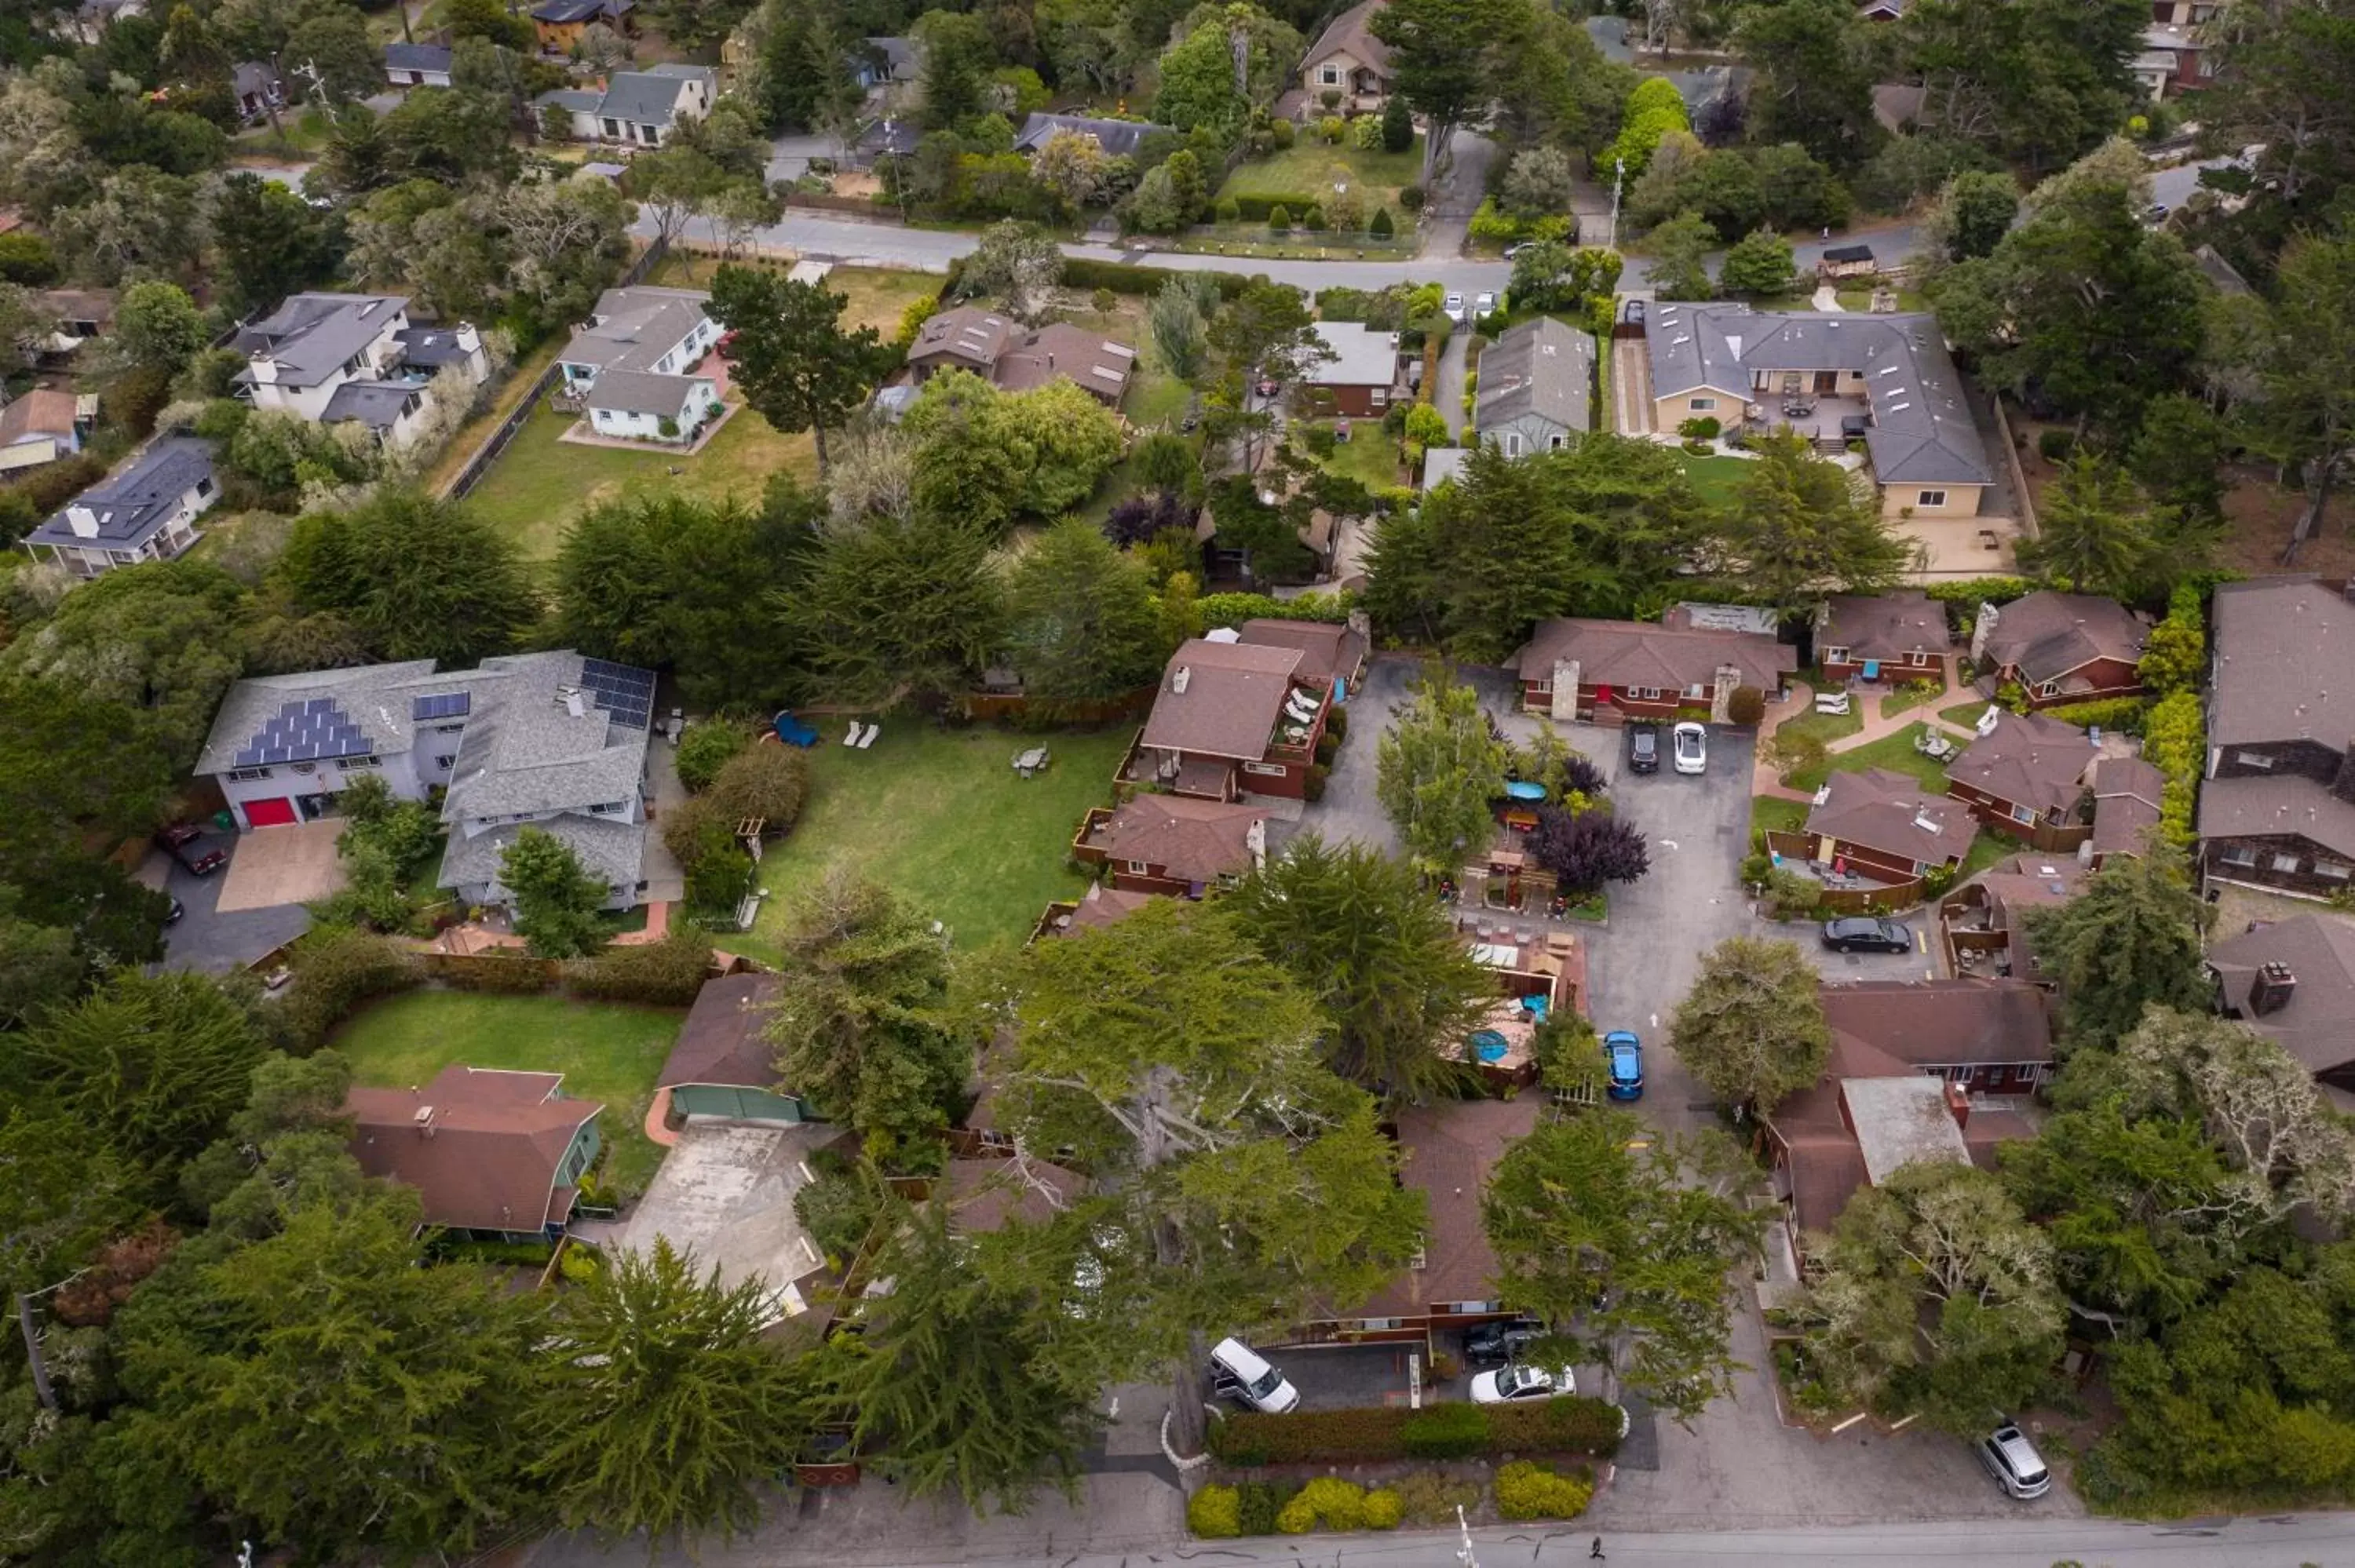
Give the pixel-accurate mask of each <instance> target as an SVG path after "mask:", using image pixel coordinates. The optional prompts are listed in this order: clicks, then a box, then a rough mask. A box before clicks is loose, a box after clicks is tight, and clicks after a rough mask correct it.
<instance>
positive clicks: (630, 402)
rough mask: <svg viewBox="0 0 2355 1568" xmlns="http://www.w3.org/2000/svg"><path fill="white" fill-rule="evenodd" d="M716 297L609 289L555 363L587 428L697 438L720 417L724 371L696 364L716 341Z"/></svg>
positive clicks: (627, 435) (631, 435) (632, 436)
mask: <svg viewBox="0 0 2355 1568" xmlns="http://www.w3.org/2000/svg"><path fill="white" fill-rule="evenodd" d="M710 304H711V296H710V295H709V294H706V293H703V292H701V291H698V290H694V289H657V288H650V287H646V286H645V285H639V286H636V287H633V288H627V289H608V290H606V291H604V292H603V293H602V294H600V295H599V296H598V297H597V309H596V312H595V313H594V314H592V315H591V317H590V319H589V320H588V321H587V322H585V323H582V324H581V325H580V326H578V327H576V328H574V329H573V333H572V341H571V342H570V344H566V345H565V349H564V353H563V355H562V357H560V358H559V360H558V361H557V364H558V366H559V367H560V369H561V370H562V372H563V376H564V391H565V394H566V395H567V396H568V397H572V398H575V399H577V400H578V401H579V402H580V405H581V408H582V410H583V411H584V412H585V413H586V415H587V416H588V420H589V428H590V429H592V430H594V431H596V432H597V433H598V434H599V435H601V436H615V437H620V438H623V439H625V440H663V441H692V440H694V439H695V433H696V431H697V430H698V429H701V428H702V427H703V426H704V425H705V424H706V423H708V422H709V421H710V420H712V419H715V418H719V414H720V411H721V403H720V399H719V377H718V376H711V375H703V374H699V373H698V367H699V366H701V365H702V364H703V363H704V360H705V358H706V357H707V356H708V355H709V354H710V353H711V350H712V348H713V347H714V346H715V345H716V344H718V343H719V323H717V322H715V321H713V320H712V319H711V314H710V309H709V307H710Z"/></svg>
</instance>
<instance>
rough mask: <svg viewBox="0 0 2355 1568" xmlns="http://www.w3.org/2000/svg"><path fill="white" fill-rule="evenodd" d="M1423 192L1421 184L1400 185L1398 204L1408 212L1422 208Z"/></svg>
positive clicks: (1418, 210) (1419, 210)
mask: <svg viewBox="0 0 2355 1568" xmlns="http://www.w3.org/2000/svg"><path fill="white" fill-rule="evenodd" d="M1399 206H1401V207H1404V208H1406V210H1407V211H1409V212H1421V211H1422V210H1423V187H1422V186H1421V185H1402V186H1401V187H1400V189H1399Z"/></svg>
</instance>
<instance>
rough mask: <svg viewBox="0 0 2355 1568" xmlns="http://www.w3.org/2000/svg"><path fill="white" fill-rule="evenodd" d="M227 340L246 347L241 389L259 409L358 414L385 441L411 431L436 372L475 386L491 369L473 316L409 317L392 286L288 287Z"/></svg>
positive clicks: (329, 419) (304, 414)
mask: <svg viewBox="0 0 2355 1568" xmlns="http://www.w3.org/2000/svg"><path fill="white" fill-rule="evenodd" d="M229 346H230V347H231V348H234V349H236V350H237V351H238V352H240V353H241V354H243V355H245V356H246V364H245V368H244V369H242V370H240V371H239V372H238V373H237V375H236V376H235V378H234V379H235V381H236V384H237V388H238V396H240V397H243V398H245V399H246V400H247V401H248V402H250V403H251V404H252V405H253V406H254V407H255V408H264V409H269V410H272V411H273V412H277V413H285V414H293V415H294V416H295V417H296V418H304V419H308V420H310V421H312V422H313V423H314V424H322V425H333V424H339V423H342V422H344V421H346V420H350V421H354V422H357V423H358V424H361V425H364V426H366V427H367V428H368V429H369V430H370V431H372V432H373V433H374V434H375V436H376V438H377V440H379V441H380V442H382V443H383V444H384V445H386V446H388V447H401V446H406V445H407V444H408V443H409V442H410V440H413V439H414V438H415V436H416V434H417V430H418V428H419V425H420V423H421V416H422V415H423V414H424V412H425V407H426V397H425V393H426V388H427V387H429V386H431V385H432V382H433V380H434V379H435V377H437V376H456V377H458V378H460V380H461V381H462V383H463V384H464V385H465V386H467V387H473V386H474V385H475V384H476V383H479V382H480V381H481V380H482V378H483V376H484V374H485V371H486V370H487V369H488V368H489V360H488V358H487V356H485V354H484V352H483V339H482V334H480V333H478V332H476V331H475V330H474V327H473V325H472V324H470V323H465V322H461V323H458V324H457V325H456V326H454V327H442V326H435V325H418V324H415V323H411V322H410V318H409V302H408V301H407V300H405V299H402V298H400V296H398V295H393V294H289V295H288V296H287V297H286V298H285V300H284V301H283V302H281V303H280V305H279V307H278V308H277V309H276V310H275V311H272V313H270V314H268V315H267V316H264V317H262V318H261V320H260V321H257V322H253V323H249V324H248V325H246V326H245V327H242V328H240V330H239V332H238V334H237V335H236V336H235V337H234V338H232V339H231V340H230V342H229Z"/></svg>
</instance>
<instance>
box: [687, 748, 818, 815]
mask: <svg viewBox="0 0 2355 1568" xmlns="http://www.w3.org/2000/svg"><path fill="white" fill-rule="evenodd" d="M709 800H710V801H711V803H712V805H713V806H714V807H715V808H716V809H717V810H719V812H720V814H721V815H723V816H729V817H758V818H761V819H762V821H766V822H767V823H768V824H769V827H770V830H771V831H773V832H775V831H780V830H783V829H785V828H790V827H792V826H793V825H794V819H795V818H797V817H799V816H800V815H801V814H802V807H803V805H804V804H805V802H806V801H807V800H809V759H808V758H805V757H804V756H803V755H802V754H801V753H800V752H799V751H797V750H795V749H794V747H790V746H755V747H750V748H748V749H746V750H743V751H740V752H738V753H737V754H736V755H735V756H733V757H731V758H729V759H728V760H727V761H726V762H725V763H724V764H722V765H721V767H720V769H719V773H718V775H717V776H715V777H714V778H713V779H712V780H711V793H710V796H709Z"/></svg>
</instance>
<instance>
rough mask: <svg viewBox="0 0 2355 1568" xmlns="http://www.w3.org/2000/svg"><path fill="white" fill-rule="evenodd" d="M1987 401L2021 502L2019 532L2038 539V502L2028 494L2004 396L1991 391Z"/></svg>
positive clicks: (2025, 473) (2015, 491) (2025, 478)
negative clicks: (1991, 406) (1993, 414)
mask: <svg viewBox="0 0 2355 1568" xmlns="http://www.w3.org/2000/svg"><path fill="white" fill-rule="evenodd" d="M1987 401H1988V402H1989V403H1990V404H1992V405H1993V406H1994V408H1995V433H1996V439H1997V440H2000V441H2002V442H2003V461H2004V463H2005V465H2006V466H2007V467H2009V469H2010V470H2011V489H2012V493H2013V494H2014V495H2015V496H2016V497H2018V498H2019V531H2020V533H2021V535H2024V536H2025V537H2027V538H2030V539H2033V538H2036V537H2038V536H2039V535H2038V530H2037V526H2036V502H2035V500H2034V499H2033V498H2032V497H2031V496H2030V494H2029V493H2028V473H2027V471H2026V470H2024V469H2022V468H2021V467H2020V466H2019V442H2018V441H2015V440H2012V435H2011V417H2010V416H2009V415H2008V414H2006V413H2005V412H2004V411H2003V394H2002V393H2000V392H1997V391H1993V390H1990V391H1989V392H1988V393H1987Z"/></svg>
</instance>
